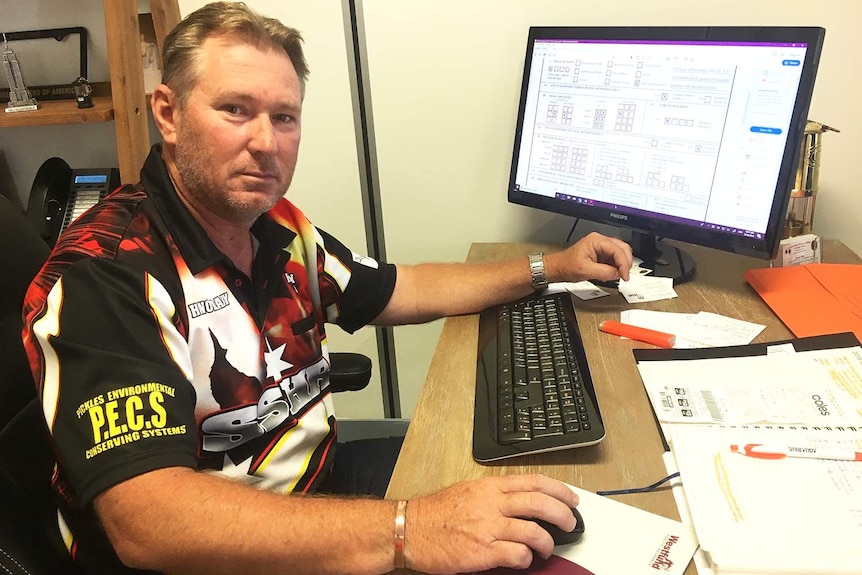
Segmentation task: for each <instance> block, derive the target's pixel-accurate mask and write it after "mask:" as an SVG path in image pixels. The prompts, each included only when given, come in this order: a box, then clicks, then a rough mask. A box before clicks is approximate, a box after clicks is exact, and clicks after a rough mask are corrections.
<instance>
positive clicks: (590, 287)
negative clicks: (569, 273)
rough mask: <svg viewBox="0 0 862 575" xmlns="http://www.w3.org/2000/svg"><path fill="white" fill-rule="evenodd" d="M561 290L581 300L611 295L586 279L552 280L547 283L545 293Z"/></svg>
mask: <svg viewBox="0 0 862 575" xmlns="http://www.w3.org/2000/svg"><path fill="white" fill-rule="evenodd" d="M563 291H567V292H569V293H570V294H572V295H574V296H577V297H578V298H579V299H582V300H590V299H596V298H599V297H604V296H606V295H611V294H610V292H606V291H605V290H603V289H602V288H600V287H598V286H597V285H595V284H594V283H592V282H588V281H580V282H554V283H552V284H548V288H547V293H558V292H563Z"/></svg>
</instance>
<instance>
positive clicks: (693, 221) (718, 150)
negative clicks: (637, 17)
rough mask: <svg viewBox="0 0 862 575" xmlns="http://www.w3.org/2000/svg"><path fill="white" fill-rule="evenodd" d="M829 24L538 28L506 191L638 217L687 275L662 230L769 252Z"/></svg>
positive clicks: (531, 201)
mask: <svg viewBox="0 0 862 575" xmlns="http://www.w3.org/2000/svg"><path fill="white" fill-rule="evenodd" d="M824 36H825V31H824V30H823V29H822V28H811V27H805V28H779V27H734V28H730V27H703V28H699V27H676V28H674V27H605V28H598V27H533V28H530V32H529V38H528V43H527V54H526V60H525V65H524V77H523V83H522V87H521V97H520V104H519V108H518V117H517V126H516V133H515V145H514V153H513V156H512V169H511V175H510V180H509V189H508V197H509V201H510V202H512V203H517V204H522V205H527V206H532V207H535V208H540V209H543V210H548V211H552V212H557V213H560V214H565V215H569V216H573V217H576V218H580V219H584V220H588V221H593V222H599V223H602V224H609V225H612V226H616V227H621V228H626V229H629V230H632V232H633V233H632V236H631V242H632V247H633V249H634V251H635V255H636V256H638V257H640V258H641V259H643V260H644V261H645V266H648V267H654V268H655V273H656V275H663V276H667V277H674V278H675V280H676V281H677V282H679V281H684V280H686V279H688V278H689V277H691V275H692V274H693V273H694V267H695V263H694V262H693V261H692V260H691V259H690V257H689V256H688V254H686V253H685V252H684V251H683V250H680V249H677V248H672V247H670V246H667V245H665V244H664V243H663V242H662V241H661V239H663V238H671V239H676V240H681V241H683V242H688V243H692V244H698V245H703V246H707V247H711V248H717V249H721V250H726V251H731V252H735V253H740V254H745V255H749V256H756V257H760V258H764V259H769V258H771V257H772V256H773V255H774V252H775V250H776V248H777V244H778V240H779V239H780V236H781V232H782V230H783V226H784V219H785V212H786V210H787V202H788V199H789V193H790V188H791V186H792V184H793V182H794V179H795V170H796V167H795V164H796V161H797V158H798V155H799V147H800V146H801V142H802V137H803V134H804V130H805V122H806V118H807V114H808V106H809V103H810V100H811V94H812V91H813V87H814V78H815V73H816V69H817V64H818V61H819V57H820V51H821V47H822V44H823V39H824Z"/></svg>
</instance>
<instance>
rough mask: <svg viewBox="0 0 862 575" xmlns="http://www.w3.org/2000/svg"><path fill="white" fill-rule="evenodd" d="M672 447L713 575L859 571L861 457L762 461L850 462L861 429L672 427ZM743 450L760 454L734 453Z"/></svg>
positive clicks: (847, 574) (861, 442) (861, 441)
mask: <svg viewBox="0 0 862 575" xmlns="http://www.w3.org/2000/svg"><path fill="white" fill-rule="evenodd" d="M670 444H671V454H672V455H673V457H674V459H675V461H676V465H677V468H678V469H679V472H680V476H681V477H682V486H683V492H684V494H685V499H686V501H687V504H688V508H689V511H690V513H691V521H692V523H693V524H694V526H695V530H696V531H697V537H698V540H699V541H700V546H701V549H702V550H703V552H704V554H705V556H706V559H707V561H708V564H709V566H710V568H711V570H712V573H713V575H724V574H726V573H732V574H755V573H757V574H763V573H773V574H779V573H794V574H800V575H801V574H806V575H808V574H814V573H828V574H833V575H834V574H841V575H851V574H854V575H858V574H859V573H862V461H860V462H857V461H840V460H829V459H811V458H807V457H796V456H790V457H780V458H774V459H773V458H766V457H763V456H764V455H767V454H770V455H780V454H781V452H786V451H787V450H788V449H791V450H792V449H793V448H796V449H800V450H815V451H816V450H817V449H818V448H820V449H824V448H825V449H829V450H830V451H831V452H832V453H833V454H838V453H840V452H845V453H846V454H847V456H848V457H850V456H852V455H853V454H854V453H856V452H857V450H862V427H858V428H857V427H840V428H824V427H817V428H810V427H796V426H784V427H783V428H782V429H778V428H777V427H776V426H738V427H729V426H718V425H693V426H689V427H686V428H684V429H682V428H679V427H676V428H674V429H673V431H672V435H671V438H670ZM734 445H735V446H737V450H736V452H735V450H734V449H732V446H734ZM746 445H749V446H751V445H759V446H761V447H760V449H761V451H758V450H757V448H752V450H753V454H752V455H744V454H741V453H739V450H740V449H741V448H742V447H744V446H746ZM766 449H768V450H769V451H764V450H766ZM790 452H791V453H792V451H790Z"/></svg>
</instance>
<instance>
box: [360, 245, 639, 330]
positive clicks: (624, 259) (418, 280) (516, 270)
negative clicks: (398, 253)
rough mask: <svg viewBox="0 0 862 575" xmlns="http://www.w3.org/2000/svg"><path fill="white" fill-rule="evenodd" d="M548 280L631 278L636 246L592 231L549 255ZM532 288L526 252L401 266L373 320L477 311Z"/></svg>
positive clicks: (399, 321) (389, 322)
mask: <svg viewBox="0 0 862 575" xmlns="http://www.w3.org/2000/svg"><path fill="white" fill-rule="evenodd" d="M544 264H545V275H546V277H547V280H548V282H561V281H571V282H574V281H581V280H585V279H597V280H603V281H613V280H616V279H619V278H623V279H625V280H628V277H629V269H630V268H631V265H632V252H631V248H630V247H629V246H628V244H626V243H625V242H623V241H622V240H619V239H616V238H609V237H606V236H603V235H601V234H598V233H595V232H593V233H591V234H589V235H587V236H586V237H584V238H583V239H581V240H580V241H578V242H577V243H575V244H574V245H572V246H570V247H568V248H567V249H565V250H563V251H560V252H556V253H546V254H545V256H544ZM532 291H533V286H532V276H531V274H530V265H529V262H528V260H527V258H526V257H523V258H517V259H513V260H507V261H503V262H494V263H481V264H471V263H450V264H419V265H415V266H398V279H397V281H396V283H395V291H394V292H393V294H392V298H391V299H390V300H389V303H388V304H387V305H386V308H385V309H384V310H383V312H382V313H381V314H380V315H379V316H377V318H376V319H375V320H374V321H373V322H372V323H373V324H374V325H400V324H409V323H421V322H426V321H431V320H434V319H437V318H440V317H444V316H452V315H460V314H467V313H476V312H478V311H481V310H483V309H485V308H487V307H490V306H492V305H497V304H500V303H503V302H507V301H513V300H516V299H518V298H521V297H523V296H525V295H528V294H530V293H531V292H532Z"/></svg>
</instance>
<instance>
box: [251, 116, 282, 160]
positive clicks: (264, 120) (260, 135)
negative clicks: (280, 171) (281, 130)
mask: <svg viewBox="0 0 862 575" xmlns="http://www.w3.org/2000/svg"><path fill="white" fill-rule="evenodd" d="M250 131H251V134H250V135H249V148H251V150H252V151H253V152H263V153H274V152H275V151H277V150H278V140H277V139H276V137H275V126H273V123H272V119H271V118H270V117H269V116H266V115H260V116H257V117H256V118H255V120H254V121H253V122H252V123H251V125H250Z"/></svg>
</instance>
